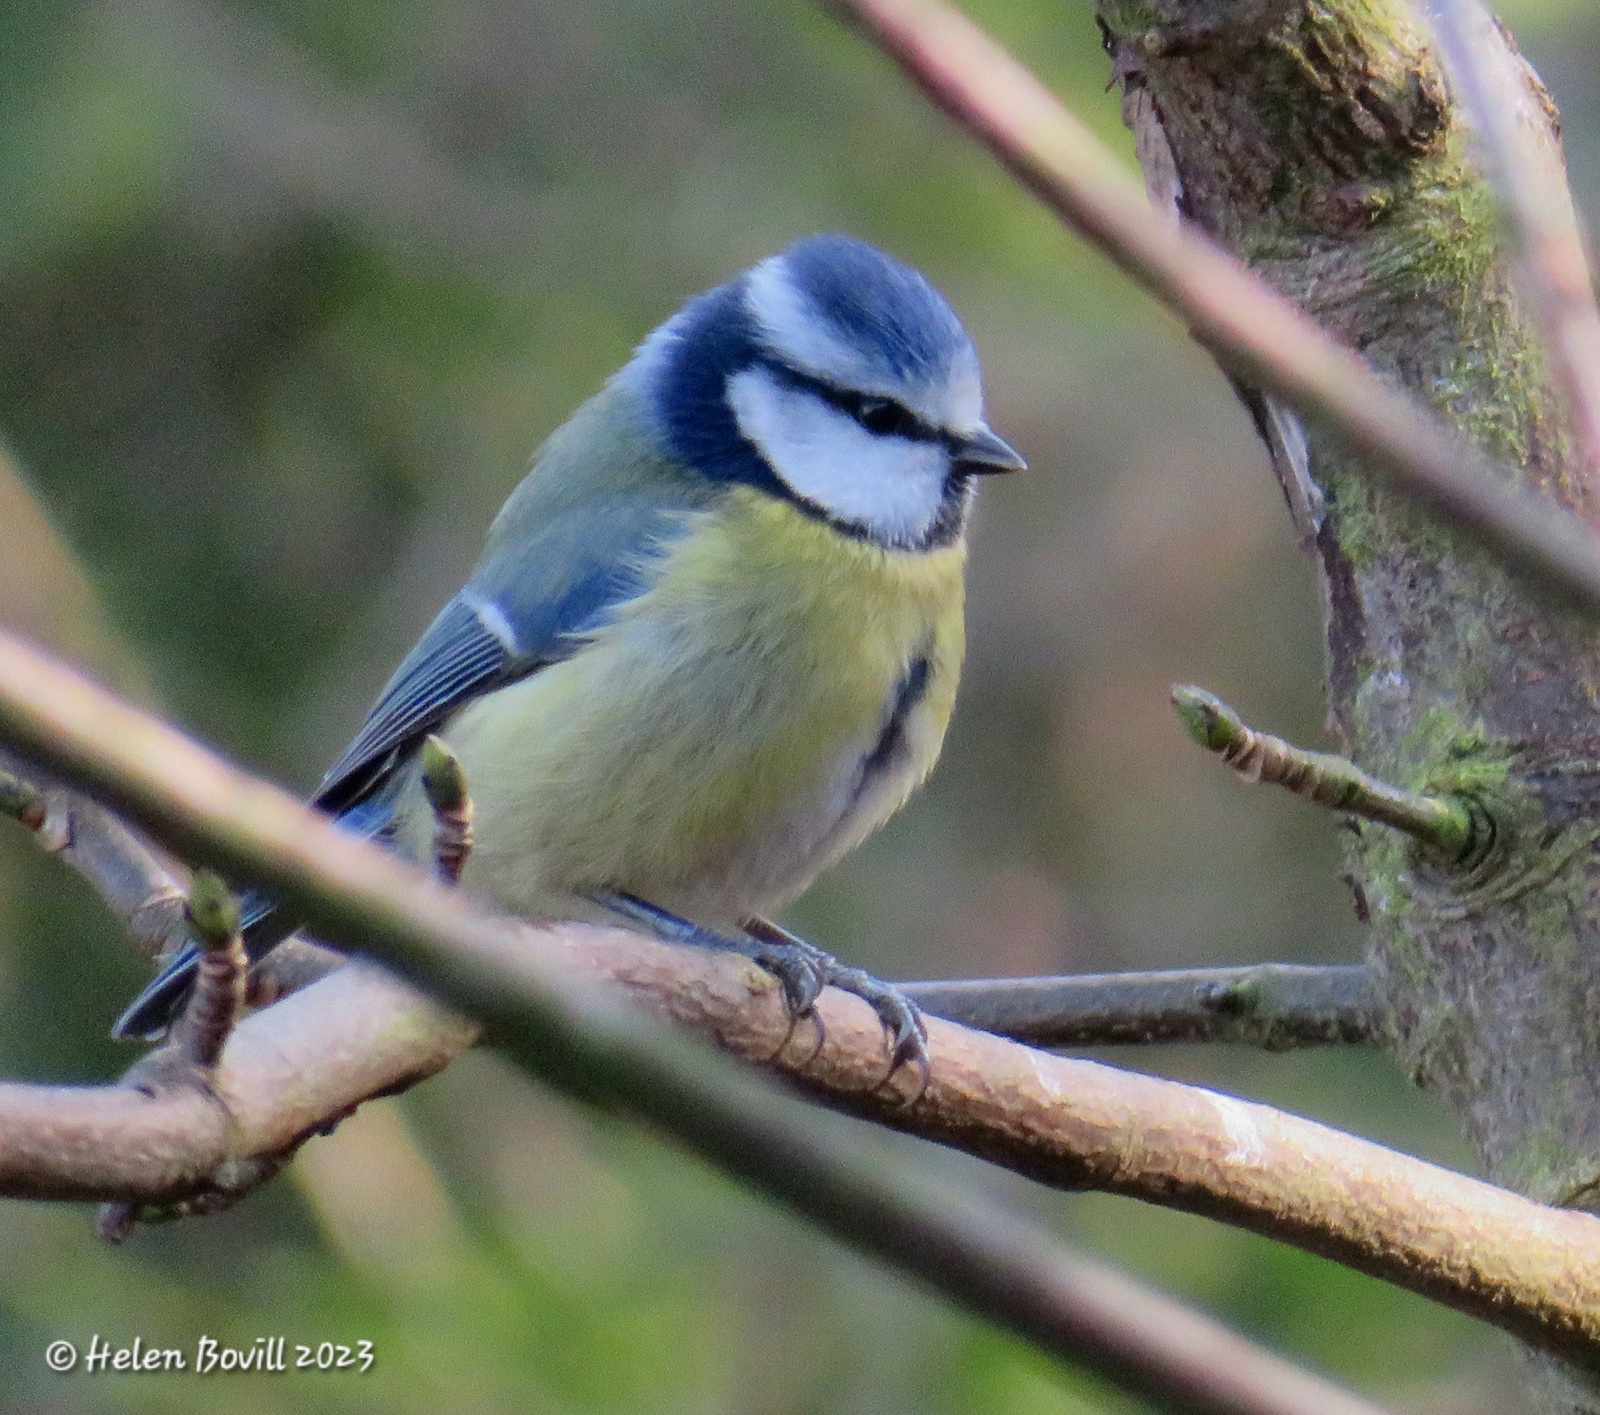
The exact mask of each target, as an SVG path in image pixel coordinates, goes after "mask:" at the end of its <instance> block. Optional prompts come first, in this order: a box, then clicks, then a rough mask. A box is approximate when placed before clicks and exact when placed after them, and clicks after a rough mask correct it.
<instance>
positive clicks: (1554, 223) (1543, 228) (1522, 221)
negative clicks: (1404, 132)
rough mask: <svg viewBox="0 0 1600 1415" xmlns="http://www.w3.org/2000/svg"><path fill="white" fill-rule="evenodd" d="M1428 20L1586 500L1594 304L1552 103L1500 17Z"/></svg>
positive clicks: (1594, 389) (1595, 430)
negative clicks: (1471, 137) (1492, 194)
mask: <svg viewBox="0 0 1600 1415" xmlns="http://www.w3.org/2000/svg"><path fill="white" fill-rule="evenodd" d="M1432 19H1433V28H1434V32H1435V33H1436V34H1437V35H1438V37H1439V40H1440V43H1441V47H1442V48H1443V50H1444V55H1445V61H1446V64H1447V65H1448V67H1449V71H1450V78H1451V81H1452V83H1453V84H1454V86H1455V88H1456V90H1457V93H1458V96H1459V98H1460V100H1461V102H1462V103H1463V104H1464V105H1465V107H1466V109H1467V112H1468V114H1469V115H1470V117H1471V120H1472V126H1473V128H1474V129H1475V130H1476V131H1477V133H1478V136H1479V137H1480V138H1481V139H1482V142H1483V147H1484V149H1485V155H1486V156H1487V157H1488V159H1489V161H1488V167H1489V172H1490V175H1491V176H1492V177H1493V179H1494V183H1495V186H1496V188H1497V189H1498V191H1499V193H1500V198H1501V204H1502V206H1503V207H1504V209H1505V214H1506V219H1507V223H1508V225H1509V226H1510V228H1511V232H1512V235H1513V237H1514V238H1515V241H1516V245H1517V249H1518V253H1519V255H1520V256H1521V261H1522V279H1523V283H1524V285H1525V286H1526V288H1527V290H1528V293H1529V294H1530V295H1531V296H1532V297H1533V307H1534V311H1535V313H1536V314H1537V316H1538V319H1539V323H1540V326H1541V328H1542V331H1543V333H1544V337H1545V341H1546V343H1547V344H1548V346H1549V350H1550V353H1551V355H1552V359H1553V367H1554V372H1555V374H1556V377H1557V378H1558V379H1559V381H1560V383H1561V385H1562V388H1563V389H1564V391H1565V392H1566V394H1567V396H1568V398H1570V399H1571V401H1572V407H1573V412H1574V415H1575V418H1576V421H1577V425H1578V431H1579V434H1580V436H1581V437H1582V439H1583V442H1584V451H1585V454H1586V463H1587V468H1588V473H1589V476H1590V478H1591V486H1590V497H1591V500H1592V499H1593V498H1594V497H1595V496H1596V494H1597V493H1600V486H1597V485H1596V484H1595V478H1597V477H1600V309H1597V308H1596V306H1595V296H1594V281H1593V277H1592V276H1591V275H1590V272H1589V261H1588V257H1587V256H1586V255H1585V254H1584V249H1583V237H1582V234H1581V233H1580V231H1579V228H1578V221H1577V217H1576V215H1575V213H1574V212H1573V209H1572V201H1571V198H1570V197H1569V196H1568V194H1567V185H1566V173H1565V170H1564V166H1563V163H1562V161H1561V153H1560V150H1559V148H1558V146H1557V144H1556V142H1555V141H1554V138H1553V137H1552V136H1551V133H1550V128H1551V122H1550V119H1551V114H1550V113H1549V111H1548V103H1549V100H1548V98H1547V97H1546V96H1545V94H1544V90H1543V89H1542V88H1541V87H1540V86H1539V84H1538V81H1537V79H1535V78H1533V77H1532V73H1531V71H1530V70H1529V68H1528V65H1527V62H1526V61H1525V60H1524V59H1523V58H1522V57H1521V55H1519V54H1517V53H1516V51H1515V50H1514V49H1512V48H1510V47H1508V46H1507V45H1505V44H1503V43H1500V42H1499V39H1500V33H1499V31H1498V30H1497V22H1496V21H1495V20H1493V19H1492V18H1490V16H1489V15H1488V14H1487V13H1486V12H1485V11H1484V10H1483V8H1482V7H1481V6H1480V5H1479V4H1478V3H1477V0H1433V5H1432ZM1591 509H1592V508H1591Z"/></svg>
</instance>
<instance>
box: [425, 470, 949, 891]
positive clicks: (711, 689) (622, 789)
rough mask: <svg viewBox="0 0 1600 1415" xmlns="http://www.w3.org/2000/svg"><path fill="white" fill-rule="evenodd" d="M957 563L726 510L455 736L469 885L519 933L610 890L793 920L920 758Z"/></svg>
mask: <svg viewBox="0 0 1600 1415" xmlns="http://www.w3.org/2000/svg"><path fill="white" fill-rule="evenodd" d="M964 562H965V547H964V546H963V545H961V544H959V543H958V544H955V545H951V546H948V547H943V548H940V549H937V550H933V551H926V552H897V551H885V550H882V549H880V548H878V547H876V546H873V545H870V544H867V543H865V542H862V541H858V540H854V539H851V538H849V537H847V536H844V535H841V534H840V533H839V532H837V531H835V530H834V529H832V528H831V527H829V526H827V525H825V524H822V523H820V522H818V521H816V520H814V519H812V518H810V517H808V516H805V515H804V514H802V513H801V512H799V511H798V510H796V509H795V508H794V507H792V506H789V505H787V504H786V503H783V502H780V501H776V500H774V499H773V498H771V497H768V496H765V495H762V494H760V493H758V492H755V491H753V490H749V489H744V488H741V489H738V490H735V491H733V492H731V493H730V494H729V498H728V502H727V504H726V505H725V506H724V507H722V508H720V509H719V510H718V511H716V512H713V513H706V514H704V515H703V516H702V518H701V520H700V522H699V523H698V524H697V525H696V526H695V528H694V529H693V530H691V532H690V533H689V534H687V535H686V536H684V537H683V538H682V539H681V540H680V541H678V542H677V543H676V544H675V546H674V548H673V549H672V550H671V551H670V553H669V554H668V556H667V559H666V561H665V563H664V566H663V568H662V570H661V573H660V575H659V578H657V579H656V580H655V582H654V584H653V586H652V588H651V589H650V590H649V591H648V592H647V593H645V594H644V595H642V596H641V597H640V598H639V599H637V600H635V601H634V602H632V603H631V604H630V605H629V606H628V607H627V608H626V610H625V611H624V612H623V613H622V614H621V615H620V616H619V617H618V618H617V620H616V621H615V622H614V623H612V624H610V625H608V626H607V627H606V628H605V629H603V630H601V631H600V632H598V633H597V634H595V635H594V636H593V638H592V639H591V640H590V641H588V642H587V643H586V644H585V645H584V646H583V648H581V649H580V650H579V651H578V652H577V653H576V654H574V655H573V656H572V657H571V658H569V659H567V660H565V661H564V662H562V663H559V664H555V665H552V666H551V667H549V668H546V669H543V670H541V671H539V672H538V673H536V674H534V675H533V676H531V677H530V678H528V679H525V680H523V681H522V682H521V683H518V684H515V685H513V686H512V687H510V688H507V689H504V690H502V691H501V692H499V693H495V694H492V695H491V696H490V697H489V698H488V699H485V700H482V701H480V702H479V703H475V704H473V705H472V706H470V707H468V708H467V709H466V710H465V711H463V712H462V713H461V714H460V716H459V717H458V718H457V719H456V721H455V722H453V723H452V724H451V726H450V728H449V730H448V731H447V733H446V737H447V740H449V742H450V744H451V745H452V747H453V748H454V749H455V750H456V751H457V752H458V754H459V755H460V756H461V758H462V762H463V764H464V766H465V768H466V771H467V778H468V781H469V782H471V783H472V789H473V793H474V798H475V801H476V803H477V808H478V845H477V847H476V849H475V851H474V853H473V855H472V857H471V860H470V861H469V865H468V874H467V881H466V882H467V883H468V884H469V885H475V886H476V887H477V888H479V889H481V890H484V891H485V892H487V893H489V894H490V895H492V896H493V897H495V898H497V899H498V900H499V901H500V902H501V903H502V904H504V905H505V906H507V907H509V908H513V909H517V910H519V911H521V912H525V913H537V912H552V911H555V910H558V909H559V908H560V904H559V902H557V901H559V900H560V899H561V898H564V897H569V896H572V895H582V894H585V893H588V892H590V891H593V890H596V889H622V890H628V891H631V892H633V893H636V894H639V895H641V896H643V897H645V898H648V899H650V900H652V901H653V902H655V903H658V904H660V905H662V906H663V907H666V908H673V909H675V910H677V911H678V912H682V913H685V914H687V915H688V916H690V917H694V918H698V919H700V920H702V921H703V922H707V923H712V922H719V921H724V920H725V921H729V922H732V921H735V920H736V919H737V918H739V917H742V916H743V915H747V914H749V913H752V912H760V911H762V910H766V909H771V908H775V907H777V906H778V905H779V904H781V903H782V902H784V901H785V900H787V899H789V898H792V897H793V896H794V895H795V894H797V893H799V892H800V890H802V889H804V888H805V886H806V885H807V884H809V883H810V881H811V879H812V878H813V877H814V876H815V875H816V873H817V872H818V871H819V870H821V869H823V868H825V867H826V866H827V865H828V864H830V863H831V862H832V861H833V860H834V859H836V858H837V857H838V856H839V855H840V854H842V853H844V852H845V851H846V850H848V849H850V848H851V847H852V846H854V845H855V844H857V843H859V841H860V840H861V839H862V838H864V837H865V836H866V835H867V834H869V833H870V832H871V831H872V830H874V829H876V828H877V827H878V826H879V825H881V824H882V823H883V821H884V820H886V819H887V818H888V817H889V816H890V815H892V814H893V812H894V811H895V810H897V809H898V808H899V806H900V805H901V804H902V803H903V802H904V801H905V799H906V797H907V796H908V795H909V794H910V793H911V791H912V790H913V789H914V788H915V786H916V785H917V784H918V783H919V782H920V781H921V780H922V778H923V777H924V776H926V774H927V772H928V771H929V769H930V768H931V767H932V765H933V763H934V760H935V759H936V758H937V756H938V753H939V748H940V745H941V743H942V741H943V738H944V732H945V727H946V725H947V724H948V722H949V719H950V711H951V708H952V706H953V704H954V700H955V691H956V683H957V679H958V676H959V673H960V665H961V656H962V649H963V627H962V572H963V567H964Z"/></svg>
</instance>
